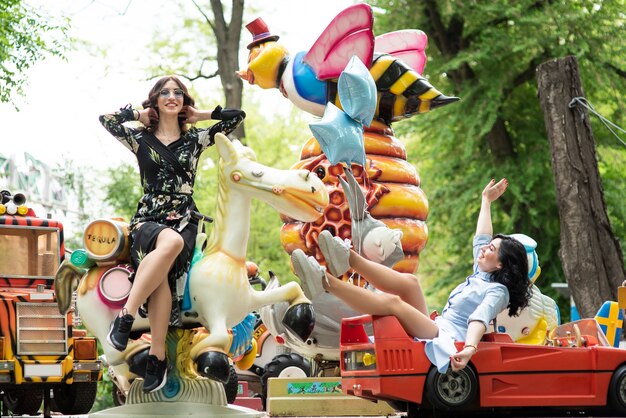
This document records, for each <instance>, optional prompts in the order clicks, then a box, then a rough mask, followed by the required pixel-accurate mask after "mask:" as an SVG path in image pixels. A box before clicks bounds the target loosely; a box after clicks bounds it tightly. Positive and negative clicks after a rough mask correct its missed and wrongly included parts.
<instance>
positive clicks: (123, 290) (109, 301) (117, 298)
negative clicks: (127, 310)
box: [98, 265, 131, 308]
mask: <svg viewBox="0 0 626 418" xmlns="http://www.w3.org/2000/svg"><path fill="white" fill-rule="evenodd" d="M130 273H131V271H130V269H129V268H128V266H126V265H118V266H115V267H113V268H110V269H108V270H106V271H105V272H103V273H102V276H100V281H99V283H98V296H100V299H101V300H102V301H103V302H104V303H105V304H106V305H107V306H108V307H115V308H121V307H122V306H124V304H125V303H126V299H128V295H129V294H130V288H131V282H130V281H129V280H128V276H130Z"/></svg>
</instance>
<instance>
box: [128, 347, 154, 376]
mask: <svg viewBox="0 0 626 418" xmlns="http://www.w3.org/2000/svg"><path fill="white" fill-rule="evenodd" d="M149 351H150V347H146V348H145V349H144V350H141V351H140V352H138V353H137V354H135V355H134V356H132V357H131V358H130V359H128V360H127V363H128V370H130V371H131V372H133V373H135V374H136V375H137V376H139V377H145V376H146V366H147V365H148V352H149Z"/></svg>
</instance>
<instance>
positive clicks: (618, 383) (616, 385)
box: [609, 365, 626, 416]
mask: <svg viewBox="0 0 626 418" xmlns="http://www.w3.org/2000/svg"><path fill="white" fill-rule="evenodd" d="M609 406H610V407H611V408H613V410H614V411H615V412H616V413H617V414H618V415H619V416H626V365H625V366H621V367H619V368H618V369H617V370H616V371H615V373H613V377H611V384H610V385H609Z"/></svg>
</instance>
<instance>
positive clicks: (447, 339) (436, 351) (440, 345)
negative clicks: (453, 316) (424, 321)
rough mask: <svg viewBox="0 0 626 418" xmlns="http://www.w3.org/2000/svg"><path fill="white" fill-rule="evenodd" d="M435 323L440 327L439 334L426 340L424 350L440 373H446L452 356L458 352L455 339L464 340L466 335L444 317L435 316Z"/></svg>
mask: <svg viewBox="0 0 626 418" xmlns="http://www.w3.org/2000/svg"><path fill="white" fill-rule="evenodd" d="M435 323H436V324H437V327H438V328H439V335H438V336H437V337H435V338H433V339H432V340H420V341H425V342H426V346H425V347H424V351H425V352H426V356H427V357H428V360H430V362H431V363H432V364H434V365H435V367H437V370H438V371H439V373H445V372H446V371H447V370H448V366H449V365H450V357H451V356H452V355H454V354H456V352H457V349H456V346H455V345H454V343H455V340H459V341H463V340H464V338H465V337H464V336H462V335H460V333H459V331H458V330H457V329H456V327H454V326H453V325H452V324H450V322H448V321H446V320H445V319H443V318H442V317H440V316H438V317H436V318H435Z"/></svg>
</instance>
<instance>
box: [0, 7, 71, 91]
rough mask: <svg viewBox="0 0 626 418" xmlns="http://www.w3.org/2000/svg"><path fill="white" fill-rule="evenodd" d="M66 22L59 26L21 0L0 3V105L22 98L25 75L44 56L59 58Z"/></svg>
mask: <svg viewBox="0 0 626 418" xmlns="http://www.w3.org/2000/svg"><path fill="white" fill-rule="evenodd" d="M67 28H68V21H67V20H63V21H60V22H56V21H54V19H52V18H50V17H48V16H45V15H44V14H42V13H40V12H38V11H37V10H35V9H33V8H31V7H29V6H28V5H26V4H25V3H24V2H23V1H22V0H2V1H0V102H3V103H14V102H15V99H16V98H17V97H18V96H21V95H22V94H23V88H24V85H25V84H26V82H27V73H26V71H27V70H28V69H29V68H31V67H32V66H33V65H34V64H35V63H37V62H38V61H41V60H42V59H44V58H46V57H48V56H59V57H62V56H63V53H64V51H65V41H66V38H65V35H66V31H67Z"/></svg>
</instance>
